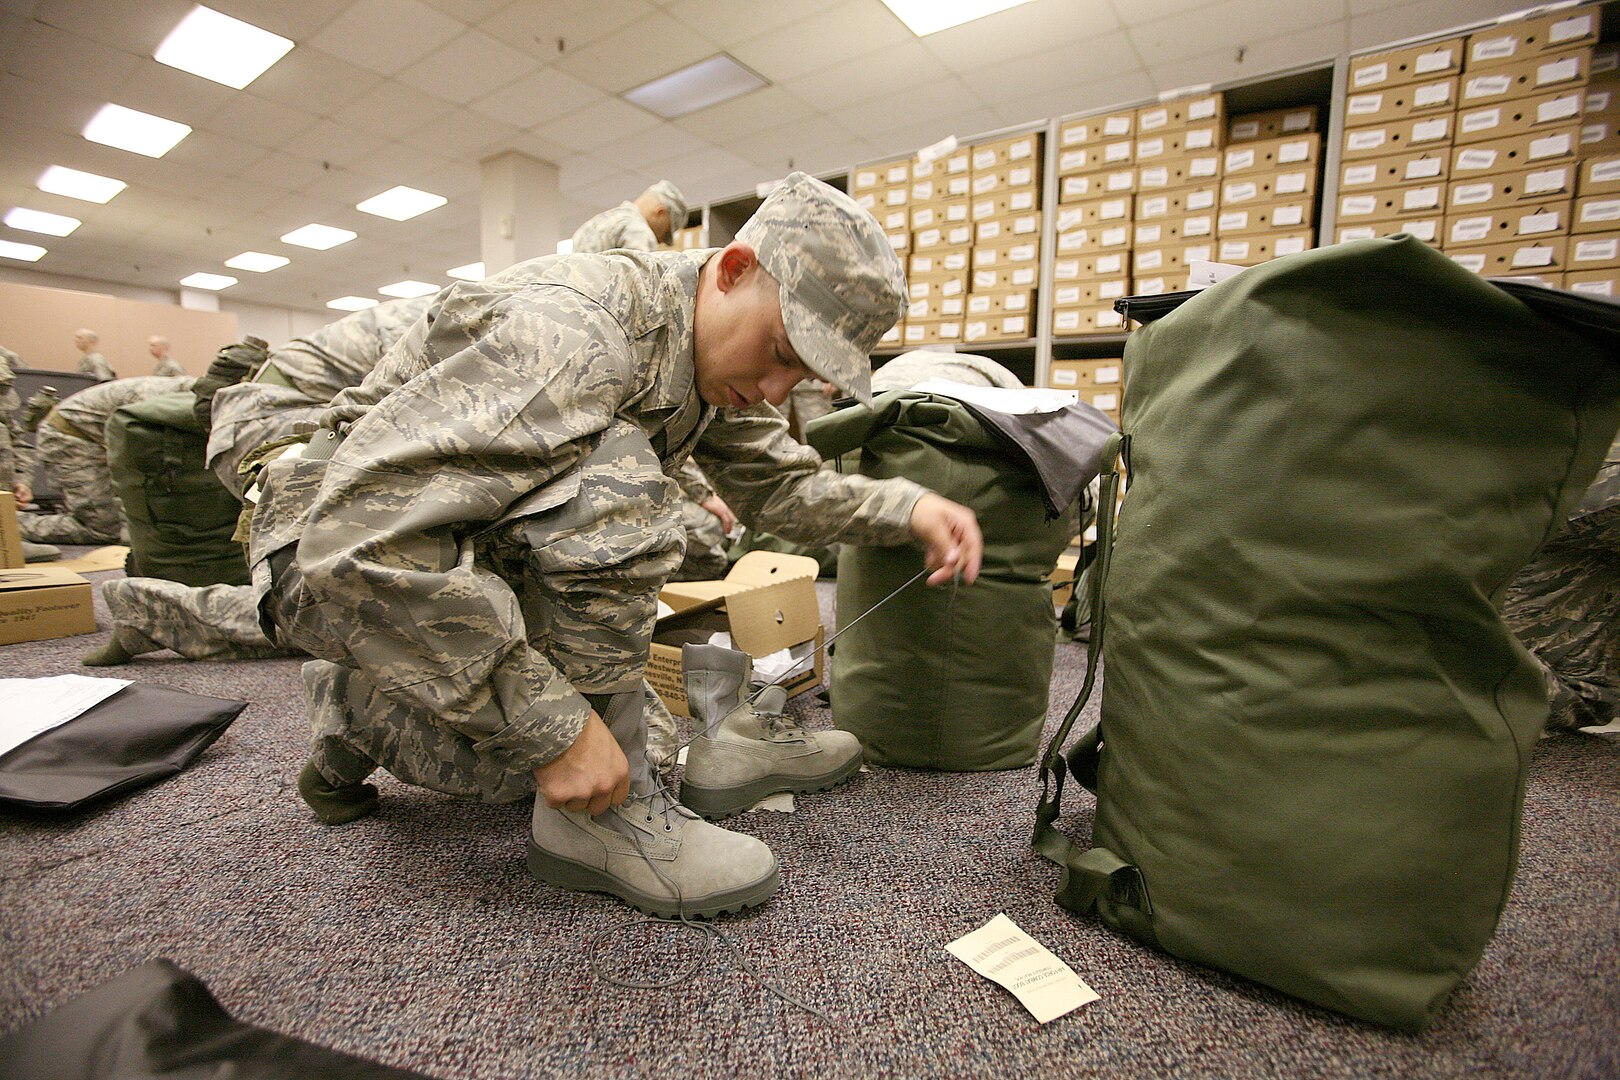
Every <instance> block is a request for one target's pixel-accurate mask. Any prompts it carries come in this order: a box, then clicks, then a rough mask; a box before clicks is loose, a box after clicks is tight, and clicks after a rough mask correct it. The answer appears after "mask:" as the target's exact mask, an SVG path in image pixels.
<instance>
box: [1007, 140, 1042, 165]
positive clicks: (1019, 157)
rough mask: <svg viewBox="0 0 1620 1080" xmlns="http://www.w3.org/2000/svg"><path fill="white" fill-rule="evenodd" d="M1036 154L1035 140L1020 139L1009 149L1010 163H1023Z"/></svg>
mask: <svg viewBox="0 0 1620 1080" xmlns="http://www.w3.org/2000/svg"><path fill="white" fill-rule="evenodd" d="M1034 153H1035V140H1034V139H1019V140H1018V141H1017V142H1015V143H1013V144H1012V145H1011V146H1009V147H1008V148H1007V160H1008V161H1023V160H1024V159H1025V158H1027V157H1029V156H1031V155H1032V154H1034Z"/></svg>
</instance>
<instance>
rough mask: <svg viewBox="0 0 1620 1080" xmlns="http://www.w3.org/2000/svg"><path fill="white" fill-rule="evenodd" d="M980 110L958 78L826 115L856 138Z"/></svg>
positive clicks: (974, 95)
mask: <svg viewBox="0 0 1620 1080" xmlns="http://www.w3.org/2000/svg"><path fill="white" fill-rule="evenodd" d="M982 107H983V102H982V101H980V100H979V96H978V95H977V94H975V93H974V92H973V91H971V90H969V89H968V88H967V86H966V85H965V84H964V83H963V82H962V80H961V79H954V78H953V79H939V80H936V81H934V82H930V83H923V84H921V85H919V86H912V87H910V88H908V89H905V90H900V91H897V92H895V93H890V94H884V95H883V96H881V97H877V98H872V99H869V100H867V101H863V102H859V103H857V104H854V105H846V106H844V107H843V108H841V109H834V110H832V111H831V112H830V113H829V114H828V115H830V116H831V117H832V118H833V120H835V121H836V122H838V123H839V124H842V125H843V126H844V127H845V128H847V129H848V130H849V131H852V132H854V133H855V134H857V135H862V136H867V135H881V134H882V133H883V132H885V131H893V130H894V129H896V128H902V127H910V126H912V125H914V124H918V123H922V122H924V121H927V120H930V119H933V120H935V121H936V122H945V123H949V119H948V118H950V117H954V116H956V115H958V114H960V113H967V112H972V111H973V110H975V109H979V108H982Z"/></svg>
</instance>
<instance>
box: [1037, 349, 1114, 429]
mask: <svg viewBox="0 0 1620 1080" xmlns="http://www.w3.org/2000/svg"><path fill="white" fill-rule="evenodd" d="M1047 381H1048V382H1049V383H1051V385H1052V386H1054V387H1056V388H1058V389H1059V390H1073V391H1075V392H1076V393H1078V394H1079V395H1080V400H1081V401H1084V402H1086V403H1087V404H1088V405H1091V406H1093V407H1094V408H1098V409H1101V410H1102V411H1103V412H1105V413H1107V414H1108V415H1109V416H1110V417H1112V418H1113V420H1114V423H1116V424H1118V423H1119V422H1120V412H1119V410H1120V396H1121V394H1122V393H1123V392H1124V389H1125V362H1124V360H1122V359H1121V358H1120V357H1118V356H1107V357H1100V358H1097V359H1090V360H1054V361H1052V367H1051V371H1050V372H1049V374H1048V377H1047Z"/></svg>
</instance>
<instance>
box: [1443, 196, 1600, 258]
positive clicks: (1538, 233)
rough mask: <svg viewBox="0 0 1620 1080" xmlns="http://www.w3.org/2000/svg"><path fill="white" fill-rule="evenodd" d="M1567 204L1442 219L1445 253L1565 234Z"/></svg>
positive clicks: (1566, 230)
mask: <svg viewBox="0 0 1620 1080" xmlns="http://www.w3.org/2000/svg"><path fill="white" fill-rule="evenodd" d="M1569 209H1570V203H1569V200H1567V199H1566V200H1563V201H1561V202H1547V203H1534V204H1532V205H1530V206H1515V207H1507V208H1505V209H1498V210H1488V211H1485V212H1484V213H1479V214H1453V215H1452V216H1450V217H1448V218H1446V250H1447V251H1450V250H1451V249H1453V248H1459V247H1473V246H1477V245H1480V244H1509V243H1518V242H1520V241H1522V240H1527V239H1540V238H1542V237H1547V236H1567V235H1568V234H1569Z"/></svg>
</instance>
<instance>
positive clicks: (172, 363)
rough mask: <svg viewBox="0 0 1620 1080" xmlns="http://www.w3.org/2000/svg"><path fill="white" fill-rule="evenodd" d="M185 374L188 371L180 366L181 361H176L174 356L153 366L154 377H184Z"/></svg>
mask: <svg viewBox="0 0 1620 1080" xmlns="http://www.w3.org/2000/svg"><path fill="white" fill-rule="evenodd" d="M185 373H186V369H185V368H184V367H182V366H181V365H180V361H178V360H176V359H175V358H174V357H172V356H165V357H164V358H163V359H161V360H159V361H158V362H157V363H156V364H154V365H152V374H153V375H161V376H172V375H184V374H185Z"/></svg>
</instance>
